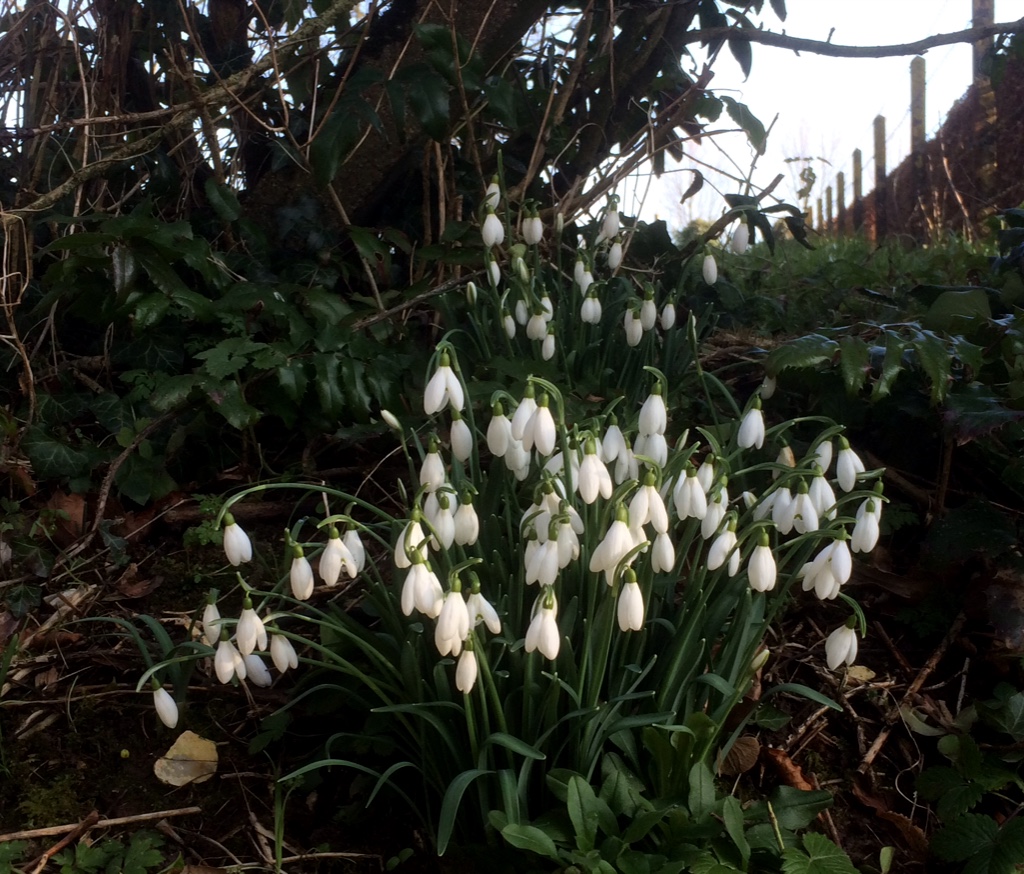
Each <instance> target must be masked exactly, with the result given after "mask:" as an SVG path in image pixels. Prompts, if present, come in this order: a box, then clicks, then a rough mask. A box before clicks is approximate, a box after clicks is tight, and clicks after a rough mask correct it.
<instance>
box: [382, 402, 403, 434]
mask: <svg viewBox="0 0 1024 874" xmlns="http://www.w3.org/2000/svg"><path fill="white" fill-rule="evenodd" d="M380 417H381V419H383V420H384V424H385V425H387V426H388V427H389V428H391V429H392V430H393V431H397V432H398V433H399V434H401V433H402V423H401V422H399V421H398V416H396V415H395V414H394V413H392V412H391V410H385V409H383V408H382V409H381V411H380Z"/></svg>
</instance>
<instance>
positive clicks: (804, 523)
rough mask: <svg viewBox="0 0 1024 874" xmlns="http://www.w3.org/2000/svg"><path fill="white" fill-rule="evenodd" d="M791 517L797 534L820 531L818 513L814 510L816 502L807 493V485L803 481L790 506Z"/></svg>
mask: <svg viewBox="0 0 1024 874" xmlns="http://www.w3.org/2000/svg"><path fill="white" fill-rule="evenodd" d="M790 515H791V516H792V518H793V529H794V530H795V531H796V533H797V534H807V533H808V532H809V531H817V530H818V511H817V510H815V509H814V502H813V501H812V500H811V496H810V495H809V494H808V493H807V484H806V483H805V482H804V481H803V480H801V481H800V488H799V490H798V491H797V493H796V495H795V496H794V498H793V501H792V504H791V506H790Z"/></svg>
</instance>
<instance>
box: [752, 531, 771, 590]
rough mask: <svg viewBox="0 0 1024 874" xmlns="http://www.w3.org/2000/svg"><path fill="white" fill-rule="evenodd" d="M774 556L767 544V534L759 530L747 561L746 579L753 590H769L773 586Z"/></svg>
mask: <svg viewBox="0 0 1024 874" xmlns="http://www.w3.org/2000/svg"><path fill="white" fill-rule="evenodd" d="M775 573H776V569H775V556H774V555H772V550H771V547H770V546H768V534H767V533H766V532H765V531H763V530H762V531H761V536H760V539H759V541H758V544H757V546H755V547H754V549H753V551H752V552H751V553H750V559H749V561H748V562H747V579H748V580H749V582H750V588H752V589H753V590H754V591H755V592H770V591H771V590H772V589H774V588H775Z"/></svg>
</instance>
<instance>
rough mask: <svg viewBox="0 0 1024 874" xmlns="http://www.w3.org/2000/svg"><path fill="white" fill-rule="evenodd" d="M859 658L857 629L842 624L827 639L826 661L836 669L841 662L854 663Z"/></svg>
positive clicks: (830, 666) (831, 667) (831, 668)
mask: <svg viewBox="0 0 1024 874" xmlns="http://www.w3.org/2000/svg"><path fill="white" fill-rule="evenodd" d="M856 660H857V631H856V629H855V628H852V627H851V626H849V625H841V626H840V627H839V628H837V629H836V630H835V631H833V632H832V633H831V634H830V635H829V636H828V638H827V639H826V640H825V663H826V664H827V665H828V667H829V670H832V671H834V670H835V669H836V668H838V667H839V666H840V665H841V664H844V663H845V664H848V665H852V664H853V663H854V662H855V661H856Z"/></svg>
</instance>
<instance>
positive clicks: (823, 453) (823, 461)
mask: <svg viewBox="0 0 1024 874" xmlns="http://www.w3.org/2000/svg"><path fill="white" fill-rule="evenodd" d="M814 461H815V463H816V464H817V465H818V467H820V468H821V472H822V473H828V469H829V467H830V465H831V464H832V441H831V440H822V441H821V443H819V444H818V445H817V446H816V447H815V448H814Z"/></svg>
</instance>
